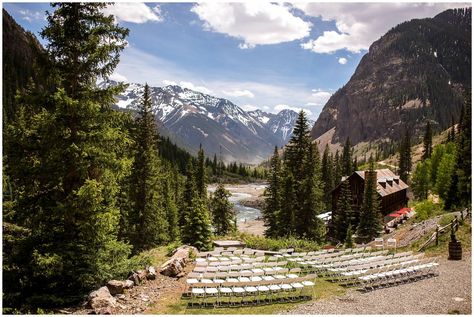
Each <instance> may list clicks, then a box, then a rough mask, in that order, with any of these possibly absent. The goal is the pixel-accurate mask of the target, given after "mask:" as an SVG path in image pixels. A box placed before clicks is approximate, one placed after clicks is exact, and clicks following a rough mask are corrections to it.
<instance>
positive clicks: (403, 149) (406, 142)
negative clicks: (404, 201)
mask: <svg viewBox="0 0 474 317" xmlns="http://www.w3.org/2000/svg"><path fill="white" fill-rule="evenodd" d="M411 164H412V163H411V141H410V132H409V130H408V129H406V130H405V134H404V136H403V139H402V142H401V144H400V158H399V165H398V166H399V174H400V179H401V180H402V181H404V182H405V183H407V182H408V177H409V174H410V171H411Z"/></svg>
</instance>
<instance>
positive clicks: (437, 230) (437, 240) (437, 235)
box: [436, 225, 439, 245]
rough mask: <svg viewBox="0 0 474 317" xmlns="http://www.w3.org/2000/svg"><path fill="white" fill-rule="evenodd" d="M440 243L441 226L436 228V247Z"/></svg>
mask: <svg viewBox="0 0 474 317" xmlns="http://www.w3.org/2000/svg"><path fill="white" fill-rule="evenodd" d="M438 243H439V225H437V226H436V245H438Z"/></svg>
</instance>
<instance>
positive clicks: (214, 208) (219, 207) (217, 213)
mask: <svg viewBox="0 0 474 317" xmlns="http://www.w3.org/2000/svg"><path fill="white" fill-rule="evenodd" d="M230 196H231V193H230V192H229V191H228V190H226V189H225V188H224V185H223V184H222V183H219V184H218V185H217V188H216V191H215V192H214V194H213V195H212V198H211V201H210V204H211V214H212V223H213V225H214V230H215V234H216V235H220V236H223V235H226V234H228V233H229V232H231V231H232V230H233V229H234V228H233V224H234V219H235V212H234V208H233V204H232V203H230V202H229V197H230Z"/></svg>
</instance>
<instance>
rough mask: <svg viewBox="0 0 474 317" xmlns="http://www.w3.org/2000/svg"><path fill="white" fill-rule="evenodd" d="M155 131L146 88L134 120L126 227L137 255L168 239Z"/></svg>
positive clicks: (146, 87) (146, 86)
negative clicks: (128, 228) (137, 252)
mask: <svg viewBox="0 0 474 317" xmlns="http://www.w3.org/2000/svg"><path fill="white" fill-rule="evenodd" d="M156 131H157V130H156V126H155V117H154V115H153V112H152V108H151V98H150V90H149V87H148V85H147V84H146V85H145V89H144V93H143V101H142V103H141V104H140V106H139V109H138V116H137V118H136V131H135V133H134V141H135V143H134V144H135V146H134V156H135V160H134V162H133V166H132V173H131V177H130V179H131V183H130V188H131V190H130V191H131V193H130V200H131V202H132V209H131V210H130V211H129V216H130V221H129V223H130V224H131V227H130V230H132V232H133V234H132V242H133V246H134V248H135V249H136V250H137V251H140V250H146V249H149V248H151V247H153V246H156V245H159V244H162V243H163V242H165V241H167V239H168V235H167V231H168V223H167V221H166V216H165V215H166V213H165V209H164V201H163V197H162V196H161V187H160V185H161V181H162V175H161V167H160V164H161V163H160V160H159V158H158V148H157V142H158V136H157V133H156Z"/></svg>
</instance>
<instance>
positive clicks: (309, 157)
mask: <svg viewBox="0 0 474 317" xmlns="http://www.w3.org/2000/svg"><path fill="white" fill-rule="evenodd" d="M308 146H309V149H308V152H307V154H306V158H305V161H304V162H303V168H304V171H305V177H304V179H303V180H302V182H301V191H302V193H303V195H302V201H301V202H300V204H301V208H300V209H297V210H296V219H295V220H296V222H295V227H296V234H297V235H298V236H299V237H301V238H306V239H311V240H314V241H317V242H322V241H323V239H324V236H325V226H324V223H323V221H322V220H321V219H320V218H318V217H317V215H318V214H320V213H321V211H322V210H323V209H324V202H323V184H322V181H321V162H320V158H319V152H318V147H317V146H316V145H315V144H311V143H310V144H309V145H308Z"/></svg>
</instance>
